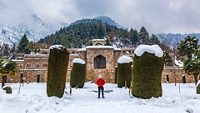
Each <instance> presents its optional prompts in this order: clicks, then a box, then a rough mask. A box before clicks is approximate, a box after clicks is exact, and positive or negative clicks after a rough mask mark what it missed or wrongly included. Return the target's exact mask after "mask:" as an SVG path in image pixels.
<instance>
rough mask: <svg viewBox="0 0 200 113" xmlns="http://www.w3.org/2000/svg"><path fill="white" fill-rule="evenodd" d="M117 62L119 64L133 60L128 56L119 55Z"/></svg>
mask: <svg viewBox="0 0 200 113" xmlns="http://www.w3.org/2000/svg"><path fill="white" fill-rule="evenodd" d="M117 62H118V63H120V64H124V63H130V62H133V59H132V58H131V57H129V56H126V55H124V56H121V57H119V59H118V60H117Z"/></svg>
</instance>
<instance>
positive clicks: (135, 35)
mask: <svg viewBox="0 0 200 113" xmlns="http://www.w3.org/2000/svg"><path fill="white" fill-rule="evenodd" d="M129 38H130V42H131V44H132V45H133V46H136V45H137V44H138V41H139V39H138V38H139V34H138V31H137V30H133V29H132V28H131V30H130V32H129Z"/></svg>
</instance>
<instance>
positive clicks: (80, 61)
mask: <svg viewBox="0 0 200 113" xmlns="http://www.w3.org/2000/svg"><path fill="white" fill-rule="evenodd" d="M72 62H73V63H78V64H85V61H84V60H82V59H80V58H75V59H73V61H72Z"/></svg>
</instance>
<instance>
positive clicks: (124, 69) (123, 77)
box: [117, 56, 133, 88]
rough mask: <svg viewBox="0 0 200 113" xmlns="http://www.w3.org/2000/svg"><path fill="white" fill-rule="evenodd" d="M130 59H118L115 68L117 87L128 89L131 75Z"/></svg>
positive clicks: (127, 57) (125, 57)
mask: <svg viewBox="0 0 200 113" xmlns="http://www.w3.org/2000/svg"><path fill="white" fill-rule="evenodd" d="M132 62H133V60H132V58H131V57H129V56H122V57H120V58H119V59H118V66H117V86H118V87H119V88H121V87H124V86H125V87H130V82H131V78H132V77H131V74H132V69H131V65H132Z"/></svg>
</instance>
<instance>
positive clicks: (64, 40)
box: [39, 19, 159, 48]
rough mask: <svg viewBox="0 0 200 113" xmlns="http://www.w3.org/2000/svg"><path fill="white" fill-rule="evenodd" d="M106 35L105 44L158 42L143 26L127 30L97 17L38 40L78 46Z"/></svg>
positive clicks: (132, 44)
mask: <svg viewBox="0 0 200 113" xmlns="http://www.w3.org/2000/svg"><path fill="white" fill-rule="evenodd" d="M106 37H107V39H108V41H107V45H114V46H117V47H135V46H137V45H138V44H140V43H146V44H151V43H152V44H153V43H157V44H158V43H159V40H158V38H157V37H156V36H155V35H151V36H149V34H148V32H147V30H146V29H145V28H144V27H142V28H141V29H140V31H139V32H138V31H137V30H134V29H131V30H130V31H129V30H127V29H123V28H119V27H117V26H113V25H110V24H108V23H106V22H102V21H101V20H98V19H83V20H78V21H76V22H74V23H72V24H70V25H69V26H68V27H65V28H61V29H60V30H59V31H57V32H56V33H55V34H51V35H49V36H47V37H45V38H44V39H41V40H39V43H46V44H47V45H49V46H50V45H53V44H62V45H64V46H65V47H68V48H78V47H82V46H87V45H91V39H94V38H98V39H102V38H106Z"/></svg>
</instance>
